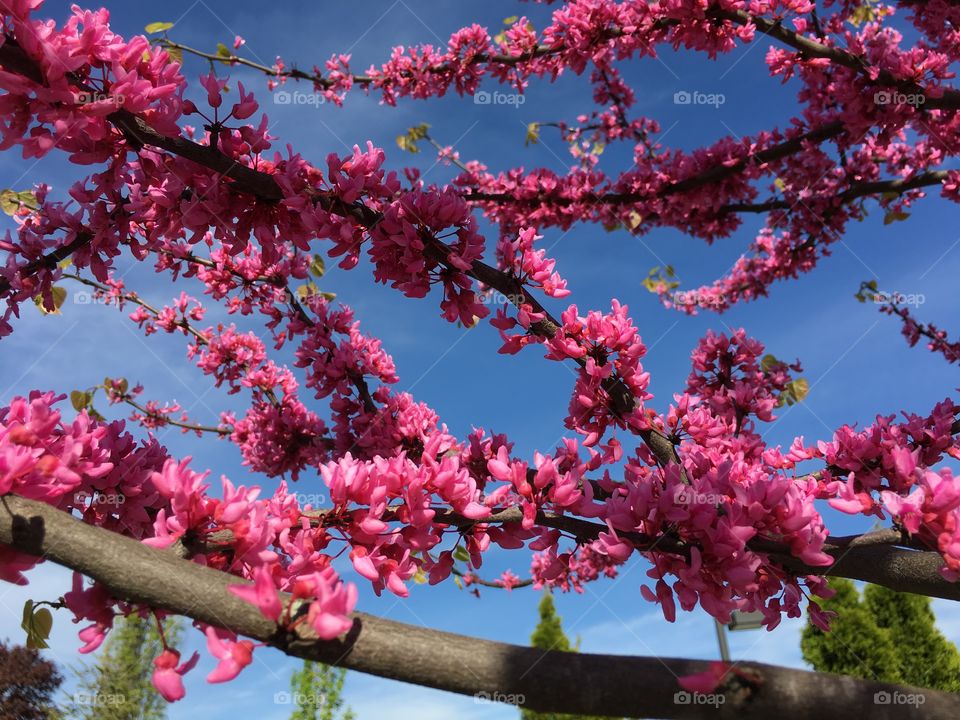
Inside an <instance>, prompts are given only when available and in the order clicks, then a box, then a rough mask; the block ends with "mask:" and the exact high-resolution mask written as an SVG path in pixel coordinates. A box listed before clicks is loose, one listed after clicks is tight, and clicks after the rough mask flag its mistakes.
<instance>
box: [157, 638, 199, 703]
mask: <svg viewBox="0 0 960 720" xmlns="http://www.w3.org/2000/svg"><path fill="white" fill-rule="evenodd" d="M199 659H200V655H199V654H198V653H194V654H193V655H192V656H191V657H190V659H189V660H188V661H187V662H185V663H183V664H182V665H179V666H178V663H179V662H180V653H179V652H177V651H176V650H171V649H170V648H167V649H165V650H164V651H163V652H162V653H160V655H159V657H157V658H156V659H154V661H153V665H154V668H155V669H154V671H153V675H152V676H151V678H150V679H151V681H152V682H153V686H154V687H155V688H156V689H157V692H158V693H160V695H162V696H163V699H164V700H166V701H167V702H176V701H177V700H180V699H181V698H183V696H184V695H185V694H186V691H185V690H184V689H183V676H184V675H185V674H186V673H188V672H190V671H191V670H192V669H193V667H194V666H195V665H196V664H197V661H198V660H199Z"/></svg>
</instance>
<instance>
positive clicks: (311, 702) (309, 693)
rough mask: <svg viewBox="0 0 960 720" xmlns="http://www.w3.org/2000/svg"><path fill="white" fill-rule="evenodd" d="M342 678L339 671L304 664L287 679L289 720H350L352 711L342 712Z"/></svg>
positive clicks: (347, 709) (328, 666)
mask: <svg viewBox="0 0 960 720" xmlns="http://www.w3.org/2000/svg"><path fill="white" fill-rule="evenodd" d="M346 676H347V671H346V670H344V669H343V668H336V667H332V666H330V665H325V664H323V663H318V662H310V661H309V660H305V661H304V663H303V666H302V667H301V668H300V669H299V670H297V671H296V672H294V673H293V676H292V677H291V678H290V689H291V690H292V693H293V698H292V699H293V702H294V706H295V708H294V711H293V714H292V715H291V716H290V720H354V719H355V718H356V715H354V713H353V710H351V709H350V707H349V706H347V707H346V708H344V700H343V683H344V682H345V680H346Z"/></svg>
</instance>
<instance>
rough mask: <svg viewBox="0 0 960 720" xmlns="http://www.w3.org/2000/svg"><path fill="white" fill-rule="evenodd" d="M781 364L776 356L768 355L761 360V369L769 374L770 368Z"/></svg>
mask: <svg viewBox="0 0 960 720" xmlns="http://www.w3.org/2000/svg"><path fill="white" fill-rule="evenodd" d="M779 363H780V361H779V360H777V358H776V356H775V355H770V354H767V355H764V356H763V357H762V358H761V359H760V369H761V370H763V371H764V372H767V371H768V370H769V369H770V368H772V367H773V366H774V365H778V364H779Z"/></svg>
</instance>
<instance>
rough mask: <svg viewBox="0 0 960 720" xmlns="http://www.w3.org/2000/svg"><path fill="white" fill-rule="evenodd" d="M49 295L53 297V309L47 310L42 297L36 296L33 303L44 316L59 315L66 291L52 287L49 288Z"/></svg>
mask: <svg viewBox="0 0 960 720" xmlns="http://www.w3.org/2000/svg"><path fill="white" fill-rule="evenodd" d="M50 295H51V296H52V297H53V308H52V309H51V308H48V307H47V306H46V304H45V303H44V300H43V296H42V295H37V296H36V297H35V298H34V299H33V302H34V303H35V304H36V306H37V308H38V309H39V310H40V312H41V313H43V314H44V315H59V314H60V308H61V307H62V306H63V303H64V301H65V300H66V299H67V291H66V290H65V289H64V288H62V287H60V286H59V285H54V286H53V287H52V288H50Z"/></svg>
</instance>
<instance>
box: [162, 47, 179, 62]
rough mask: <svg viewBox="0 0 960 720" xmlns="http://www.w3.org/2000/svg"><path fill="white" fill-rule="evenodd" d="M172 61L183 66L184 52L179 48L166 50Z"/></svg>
mask: <svg viewBox="0 0 960 720" xmlns="http://www.w3.org/2000/svg"><path fill="white" fill-rule="evenodd" d="M165 49H166V51H167V55H169V56H170V59H171V60H173V61H175V62H178V63H180V64H181V65H183V50H181V49H180V48H178V47H167V48H165Z"/></svg>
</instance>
